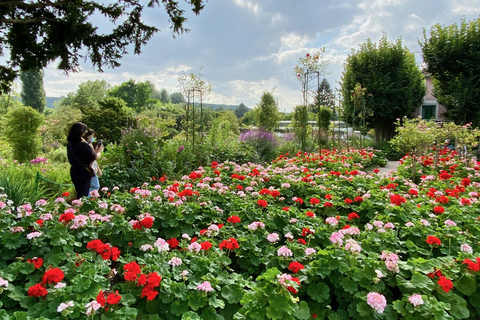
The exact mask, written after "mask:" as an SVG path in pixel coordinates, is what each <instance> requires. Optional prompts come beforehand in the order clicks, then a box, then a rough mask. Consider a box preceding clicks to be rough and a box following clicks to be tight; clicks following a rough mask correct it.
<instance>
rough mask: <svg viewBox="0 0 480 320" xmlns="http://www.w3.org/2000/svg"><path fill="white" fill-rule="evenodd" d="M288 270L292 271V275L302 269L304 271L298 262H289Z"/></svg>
mask: <svg viewBox="0 0 480 320" xmlns="http://www.w3.org/2000/svg"><path fill="white" fill-rule="evenodd" d="M288 269H289V270H290V271H292V272H293V273H297V272H299V271H300V270H302V269H305V267H304V265H303V264H301V263H300V262H296V261H294V262H291V263H290V265H289V266H288Z"/></svg>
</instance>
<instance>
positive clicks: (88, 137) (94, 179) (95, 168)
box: [84, 129, 103, 196]
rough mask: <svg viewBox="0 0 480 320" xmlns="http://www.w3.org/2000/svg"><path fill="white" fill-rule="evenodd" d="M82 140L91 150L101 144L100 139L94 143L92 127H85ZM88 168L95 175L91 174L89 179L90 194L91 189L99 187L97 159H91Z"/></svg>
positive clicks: (99, 173) (99, 172)
mask: <svg viewBox="0 0 480 320" xmlns="http://www.w3.org/2000/svg"><path fill="white" fill-rule="evenodd" d="M84 140H85V141H86V142H87V143H88V144H89V145H90V147H91V148H92V149H93V150H95V148H97V147H100V146H103V142H102V140H97V142H96V143H94V141H95V132H94V131H93V130H92V129H87V131H86V132H85V137H84ZM97 159H98V158H97ZM90 168H92V169H93V171H94V172H95V176H93V177H92V178H91V179H90V188H89V189H88V194H89V196H91V195H92V191H94V190H98V189H100V181H98V177H100V176H101V175H102V170H100V167H99V166H98V163H97V160H93V161H92V162H91V163H90Z"/></svg>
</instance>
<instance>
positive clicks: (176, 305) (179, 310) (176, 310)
mask: <svg viewBox="0 0 480 320" xmlns="http://www.w3.org/2000/svg"><path fill="white" fill-rule="evenodd" d="M187 310H188V305H187V304H186V303H185V302H180V301H178V300H176V301H173V302H172V304H171V305H170V311H172V313H173V314H174V315H176V316H181V315H182V314H184V313H185V312H187Z"/></svg>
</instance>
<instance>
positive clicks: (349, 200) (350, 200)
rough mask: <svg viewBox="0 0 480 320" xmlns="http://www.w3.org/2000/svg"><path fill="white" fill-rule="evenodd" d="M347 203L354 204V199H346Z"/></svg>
mask: <svg viewBox="0 0 480 320" xmlns="http://www.w3.org/2000/svg"><path fill="white" fill-rule="evenodd" d="M344 202H345V203H346V204H352V203H353V200H352V199H348V198H347V199H345V201H344Z"/></svg>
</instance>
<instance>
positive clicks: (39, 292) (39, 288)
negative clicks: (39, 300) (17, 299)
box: [27, 283, 48, 297]
mask: <svg viewBox="0 0 480 320" xmlns="http://www.w3.org/2000/svg"><path fill="white" fill-rule="evenodd" d="M27 294H28V295H29V296H30V297H44V296H46V295H47V294H48V292H47V289H45V287H44V286H43V285H42V284H41V283H37V284H35V285H33V286H31V287H30V288H28V292H27Z"/></svg>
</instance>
